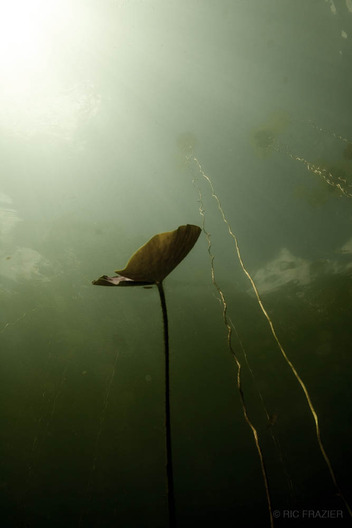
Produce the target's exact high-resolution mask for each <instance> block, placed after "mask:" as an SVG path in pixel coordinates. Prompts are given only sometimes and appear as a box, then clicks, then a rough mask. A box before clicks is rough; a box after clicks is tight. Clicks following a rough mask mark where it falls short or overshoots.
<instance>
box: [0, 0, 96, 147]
mask: <svg viewBox="0 0 352 528" xmlns="http://www.w3.org/2000/svg"><path fill="white" fill-rule="evenodd" d="M73 7H74V6H73V3H72V2H70V1H69V0H30V1H29V0H11V1H9V2H3V3H2V6H1V8H0V78H1V90H0V123H1V125H2V127H3V128H4V129H5V130H8V131H9V132H10V133H11V134H14V135H16V136H17V135H19V136H22V137H30V136H32V135H34V134H37V133H40V134H43V133H44V134H49V135H51V136H54V137H61V138H62V137H63V138H64V139H71V137H72V132H73V131H74V130H75V129H76V128H77V126H78V124H79V122H80V121H81V120H82V118H86V117H87V116H88V117H90V116H91V115H94V114H95V113H96V110H97V108H98V106H99V101H100V98H99V95H98V94H96V93H95V90H94V87H93V86H92V83H91V82H90V80H89V79H86V78H83V79H82V78H79V77H77V74H76V72H75V71H74V69H73V71H71V70H70V68H69V66H67V65H69V64H70V60H73V59H72V57H74V58H75V59H76V60H77V62H79V59H80V57H79V56H78V57H77V54H79V53H80V52H81V53H84V50H81V49H80V41H81V39H83V40H84V38H83V37H84V32H85V31H87V29H88V31H89V27H90V23H91V20H90V17H89V13H88V12H87V11H86V10H85V9H84V5H83V4H81V5H79V3H75V9H73ZM78 8H79V10H78Z"/></svg>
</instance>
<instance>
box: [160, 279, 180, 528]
mask: <svg viewBox="0 0 352 528" xmlns="http://www.w3.org/2000/svg"><path fill="white" fill-rule="evenodd" d="M156 285H157V287H158V290H159V295H160V303H161V309H162V312H163V323H164V350H165V429H166V474H167V502H168V509H169V527H170V528H176V516H175V497H174V477H173V469H172V452H171V420H170V361H169V328H168V320H167V309H166V300H165V293H164V288H163V283H162V281H161V282H157V283H156Z"/></svg>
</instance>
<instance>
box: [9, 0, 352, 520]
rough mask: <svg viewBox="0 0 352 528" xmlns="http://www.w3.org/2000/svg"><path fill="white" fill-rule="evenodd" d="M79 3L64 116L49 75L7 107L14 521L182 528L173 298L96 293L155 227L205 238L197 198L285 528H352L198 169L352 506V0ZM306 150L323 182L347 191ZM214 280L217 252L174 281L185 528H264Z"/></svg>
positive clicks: (66, 38)
mask: <svg viewBox="0 0 352 528" xmlns="http://www.w3.org/2000/svg"><path fill="white" fill-rule="evenodd" d="M72 6H73V11H72V13H73V15H72V20H71V24H72V25H71V26H67V27H66V26H65V25H64V23H63V27H64V29H66V30H67V31H66V33H62V34H61V33H60V32H58V34H56V35H54V36H53V39H54V40H53V41H55V42H56V43H57V48H54V51H53V52H52V57H51V58H52V61H50V62H49V63H48V64H47V65H46V66H45V68H46V69H47V72H48V74H49V75H52V76H53V75H56V76H57V78H58V79H59V83H58V85H57V88H56V91H55V90H53V88H52V87H51V88H50V86H49V87H48V88H47V94H48V99H49V98H50V100H51V101H54V104H53V105H52V106H50V105H51V103H50V105H49V104H48V102H47V100H46V99H45V97H44V95H43V94H44V92H45V86H44V88H43V83H44V84H45V73H46V69H45V68H44V70H43V71H42V72H41V74H40V75H39V74H38V77H34V81H33V79H32V81H33V82H34V83H37V84H35V87H37V91H38V93H39V96H38V97H39V98H38V101H37V104H38V106H39V108H40V109H41V111H40V112H37V113H36V110H35V108H36V107H35V104H33V98H34V99H35V97H36V96H35V95H33V93H34V94H35V90H34V92H33V93H32V92H31V97H32V99H29V100H28V106H27V107H26V111H24V110H23V107H19V108H16V107H15V108H14V110H13V113H11V111H12V110H11V108H12V107H11V95H9V96H8V97H9V100H8V101H7V100H6V97H7V95H6V93H2V94H1V103H2V106H3V108H6V109H7V112H6V111H5V110H3V114H2V120H1V139H0V149H1V188H0V192H1V195H0V198H1V200H0V201H1V204H0V205H1V232H0V235H1V238H0V242H1V248H0V258H1V264H0V299H1V312H0V347H1V349H0V358H1V369H0V377H1V380H0V387H1V399H0V412H1V419H0V420H1V433H0V438H1V453H0V454H1V459H0V464H1V465H0V497H1V513H0V517H1V519H0V520H1V526H4V527H12V526H15V527H17V526H18V527H22V526H23V527H24V526H26V527H41V526H43V527H44V526H51V527H61V526H64V525H65V526H70V527H71V526H104V527H105V526H106V527H109V526H122V527H126V528H134V527H136V528H137V527H138V528H139V527H140V528H147V527H153V528H155V527H160V528H161V527H163V526H167V505H166V481H165V450H164V442H165V440H164V415H163V412H164V406H163V401H164V400H163V398H164V394H163V388H164V385H163V383H164V379H163V340H162V339H163V336H162V317H161V311H160V303H159V299H158V293H157V290H156V289H155V288H154V289H151V290H150V289H143V288H121V289H115V288H96V287H93V286H92V285H91V281H92V280H93V279H96V278H97V277H99V276H100V275H102V274H112V272H113V270H114V269H116V268H121V267H123V266H124V265H125V263H126V262H127V260H128V258H129V257H130V255H131V254H132V253H133V252H134V251H135V250H136V249H137V248H138V247H139V246H140V245H142V244H143V243H144V242H146V241H147V240H148V239H149V238H150V237H151V236H152V235H154V234H155V233H158V232H163V231H168V230H172V229H175V228H176V227H177V226H178V225H181V224H185V223H194V224H197V225H201V223H202V216H201V215H200V214H199V201H198V200H199V196H198V190H197V187H198V188H199V189H200V190H201V193H202V197H203V206H204V211H205V222H206V224H205V225H206V229H207V231H208V232H209V233H210V234H211V243H212V248H211V250H212V254H213V255H214V257H215V258H214V270H215V273H216V280H217V283H218V284H219V286H220V288H221V289H222V291H223V293H224V295H225V297H226V301H227V303H228V316H229V318H230V321H231V322H232V323H233V324H234V326H235V327H236V330H237V332H238V335H239V337H240V340H241V343H242V345H243V348H244V350H245V353H246V355H247V358H248V361H249V364H250V367H251V369H252V371H253V373H254V380H253V378H252V376H251V374H250V371H249V369H248V366H247V364H246V361H245V358H244V354H243V349H242V348H241V346H240V343H239V341H238V340H237V339H236V336H235V335H234V332H233V341H232V342H233V349H234V350H235V352H236V353H237V354H238V357H239V359H240V361H241V363H242V364H243V391H244V395H245V399H246V402H247V406H248V412H249V415H250V417H251V419H252V421H253V423H254V425H255V427H256V428H257V430H258V434H259V440H260V442H261V446H262V449H263V454H264V460H265V464H266V468H267V472H268V478H269V486H270V491H271V498H272V509H273V510H277V511H279V518H278V519H277V520H276V522H275V525H276V526H279V527H280V526H293V525H294V526H304V525H305V524H304V523H305V522H306V523H307V526H308V525H309V526H311V525H312V524H313V525H314V524H317V523H318V522H319V521H317V520H315V521H312V520H311V519H309V520H307V519H304V518H303V513H302V512H303V511H304V510H314V511H316V510H323V509H325V510H329V511H331V510H342V512H343V518H342V519H339V520H338V521H336V523H338V524H339V525H341V526H344V525H348V524H350V518H349V516H348V513H347V511H346V508H345V507H344V504H343V502H342V501H341V500H340V499H339V498H338V497H337V496H336V490H335V489H334V486H333V484H332V481H331V478H330V475H329V472H328V470H327V467H326V464H325V463H324V460H323V457H322V455H321V453H320V450H319V447H318V443H317V439H316V435H315V429H314V421H313V418H312V415H311V413H310V411H309V408H308V405H307V402H306V399H305V397H304V394H303V392H302V389H301V387H300V386H299V384H298V383H297V380H296V379H295V378H294V376H293V375H292V372H291V371H290V369H289V368H288V366H287V364H286V363H285V361H284V360H283V357H282V355H281V353H280V350H279V349H278V346H277V344H276V343H275V341H274V339H273V336H272V334H271V332H270V328H269V325H268V323H267V321H266V319H265V318H264V316H263V314H262V312H261V310H260V308H259V306H258V302H257V300H256V298H255V297H254V295H253V291H252V290H251V285H250V283H249V281H248V279H247V278H246V276H245V275H244V273H243V270H242V269H241V267H240V265H239V262H238V258H237V256H236V253H235V247H234V242H233V240H232V239H231V237H230V236H229V235H228V232H227V228H226V225H225V224H224V222H223V220H222V218H221V215H220V214H219V211H218V209H217V204H216V202H215V200H214V199H213V198H212V197H211V192H210V187H209V185H208V183H207V182H206V181H205V179H204V178H203V177H202V174H201V173H200V172H199V170H198V166H197V164H196V163H195V162H194V161H192V159H189V160H188V161H187V160H186V157H187V155H189V156H190V153H192V156H193V155H195V156H196V157H197V159H198V160H199V162H200V163H201V165H202V168H203V170H204V171H205V173H206V174H207V175H208V176H209V177H210V178H211V180H212V182H213V185H214V187H215V190H216V193H217V195H218V196H219V198H220V200H221V203H222V207H223V210H224V212H225V214H226V217H227V219H228V221H229V222H230V224H231V226H232V229H233V231H234V232H235V233H236V236H237V237H238V241H239V245H240V249H241V254H242V257H243V260H244V262H245V265H246V267H247V268H248V270H249V271H250V273H251V275H252V276H253V277H254V279H255V280H256V283H257V285H258V289H259V292H260V293H261V294H262V299H263V302H264V304H265V307H266V309H267V311H268V313H269V315H270V318H271V320H272V321H273V323H274V325H275V329H276V331H277V334H278V336H279V339H280V341H281V343H282V345H283V347H284V349H285V351H286V352H287V354H288V356H289V357H290V359H291V360H292V362H293V363H294V365H295V367H296V368H297V370H298V371H299V373H300V375H301V377H302V379H303V380H304V382H305V383H306V385H307V387H308V390H309V392H310V395H311V398H312V401H313V403H314V406H315V408H316V411H317V412H318V415H319V419H320V427H321V435H322V440H323V443H324V446H325V448H326V450H327V452H328V455H329V457H330V459H331V463H332V465H333V468H334V470H335V473H336V477H337V479H338V481H339V483H340V486H341V488H342V489H343V491H344V493H345V495H346V498H349V499H350V501H351V484H350V470H351V450H350V443H351V427H352V425H351V424H352V403H351V401H352V400H351V389H350V385H351V344H350V343H351V326H350V309H351V297H352V286H351V251H352V249H351V247H352V244H351V242H350V243H349V240H350V239H351V206H352V203H351V196H350V184H351V183H352V178H351V176H352V172H351V171H352V168H351V164H352V162H351V161H350V160H349V159H348V158H346V156H344V154H343V152H344V149H345V148H346V145H348V140H351V138H352V132H351V120H350V113H351V95H350V94H351V88H352V86H351V84H352V83H351V73H350V64H351V59H352V52H351V44H350V36H351V35H352V13H351V12H350V10H349V8H348V6H349V4H348V2H346V3H344V2H341V3H340V4H338V5H337V3H336V8H337V11H336V13H334V10H333V8H332V3H329V2H323V1H321V2H307V1H297V2H289V1H285V0H280V1H275V0H270V1H268V2H261V1H249V2H242V1H239V0H236V1H235V2H233V1H231V2H230V1H224V0H222V1H221V2H217V3H215V2H211V1H205V2H196V1H192V2H185V1H181V2H159V1H153V2H142V1H135V2H127V1H126V2H125V1H120V2H112V1H99V2H97V1H96V0H91V1H89V2H80V1H75V2H73V3H72ZM76 30H77V32H76ZM341 31H345V32H346V33H347V35H348V38H344V37H342V34H341ZM76 33H78V34H79V36H80V37H79V38H76V40H75V39H74V38H73V36H74V35H76ZM71 37H72V39H71ZM55 39H56V40H55ZM70 39H71V40H70ZM41 90H42V91H41ZM49 96H50V97H49ZM23 97H24V99H25V97H26V94H24V95H23ZM45 105H48V106H45ZM66 107H68V110H67V111H66V110H65V108H66ZM53 108H55V112H53ZM60 108H61V110H62V112H61V113H60ZM16 112H17V113H16ZM67 112H68V114H69V115H67ZM278 123H279V125H278ZM258 130H259V131H260V130H264V131H265V133H266V134H267V136H266V137H267V138H268V139H267V143H265V142H264V143H261V144H260V143H258V135H257V133H258ZM290 154H292V156H296V157H297V156H299V157H301V158H304V159H306V160H308V161H309V162H311V163H313V164H315V165H316V166H318V165H319V166H324V167H325V168H326V167H328V169H326V170H328V171H330V172H331V173H332V178H333V179H332V182H333V184H329V183H327V182H326V180H324V178H323V177H321V176H319V174H314V173H313V172H312V171H311V170H308V168H307V165H305V164H304V163H302V162H300V161H298V160H295V159H293V157H292V156H290ZM192 156H191V157H192ZM339 177H340V178H341V179H340V180H339V179H338V178H339ZM194 178H196V185H194V183H192V180H193V179H194ZM338 182H340V183H341V186H342V190H341V188H340V189H338V188H337V187H336V183H338ZM348 243H349V245H348ZM210 272H211V263H210V259H209V255H208V252H207V241H206V238H205V236H204V234H202V235H201V237H200V239H199V241H198V242H197V244H196V246H195V247H194V249H193V250H192V252H191V253H190V254H189V256H187V258H186V259H185V261H184V262H182V263H181V264H180V266H179V267H178V268H177V269H176V270H174V272H173V273H172V274H171V275H170V276H169V277H168V278H167V279H166V280H165V291H166V297H167V304H168V309H169V322H170V354H171V412H172V441H173V456H174V478H175V501H176V512H177V519H178V522H179V527H180V528H183V527H185V528H186V527H190V526H192V527H193V526H223V527H225V526H234V525H236V526H254V525H260V526H265V525H269V516H268V509H267V505H266V497H265V491H264V485H263V479H262V475H261V470H260V465H259V458H258V454H257V451H256V448H255V445H254V441H253V437H252V434H251V431H250V429H249V427H248V425H247V424H246V422H245V420H244V418H243V411H242V407H241V403H240V398H239V393H238V391H237V388H236V383H235V380H236V367H235V364H234V361H233V357H232V356H231V354H230V352H229V349H228V346H227V329H226V327H225V325H224V321H223V314H222V310H223V307H222V305H221V302H220V300H219V294H218V292H217V290H216V289H215V288H214V286H213V285H212V282H211V273H210ZM259 394H260V395H261V396H262V398H263V399H264V401H265V404H266V407H267V409H268V411H269V414H270V415H271V417H272V422H273V424H272V425H270V423H269V422H268V419H267V417H266V415H265V412H264V411H263V407H262V402H261V399H260V395H259ZM272 433H273V435H274V437H275V440H276V443H274V442H273V438H272V436H271V434H272ZM285 511H298V512H300V513H299V518H298V519H292V518H290V519H289V518H288V517H287V515H288V514H285V513H284V512H285ZM285 515H286V517H285ZM320 522H321V521H320Z"/></svg>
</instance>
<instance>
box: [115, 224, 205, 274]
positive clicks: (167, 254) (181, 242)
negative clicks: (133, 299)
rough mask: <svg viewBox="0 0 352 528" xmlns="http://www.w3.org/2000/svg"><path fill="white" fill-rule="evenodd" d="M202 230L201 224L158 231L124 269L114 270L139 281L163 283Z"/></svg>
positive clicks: (189, 249)
mask: <svg viewBox="0 0 352 528" xmlns="http://www.w3.org/2000/svg"><path fill="white" fill-rule="evenodd" d="M200 232H201V229H200V227H198V226H196V225H191V224H187V225H183V226H180V227H178V228H177V229H175V231H168V232H166V233H159V234H158V235H155V236H153V237H152V238H151V239H150V240H149V241H148V242H147V243H146V244H144V246H142V247H141V248H139V249H138V250H137V251H136V253H134V255H132V257H131V258H130V260H129V261H128V263H127V266H126V267H125V268H124V269H121V270H115V273H118V274H119V275H122V276H123V277H127V278H128V279H132V280H133V281H137V282H141V281H143V282H147V283H154V282H161V281H162V280H164V279H165V277H166V276H167V275H169V273H170V272H171V271H172V270H173V269H174V268H176V266H177V265H178V264H179V263H180V262H181V260H183V259H184V258H185V256H186V255H187V254H188V253H189V252H190V251H191V249H192V247H193V246H194V244H195V243H196V242H197V240H198V237H199V235H200Z"/></svg>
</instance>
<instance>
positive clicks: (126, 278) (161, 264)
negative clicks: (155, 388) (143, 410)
mask: <svg viewBox="0 0 352 528" xmlns="http://www.w3.org/2000/svg"><path fill="white" fill-rule="evenodd" d="M200 232H201V229H200V227H198V226H195V225H191V224H187V225H182V226H180V227H178V228H177V229H176V230H175V231H169V232H166V233H159V234H157V235H155V236H153V237H152V238H151V239H150V240H149V241H148V242H147V243H146V244H144V245H143V246H142V247H141V248H139V249H138V250H137V251H136V253H134V254H133V255H132V257H131V258H130V260H129V261H128V263H127V265H126V267H125V268H124V269H122V270H116V271H115V273H117V274H118V275H115V276H113V277H108V276H107V275H103V276H101V277H99V279H97V280H94V281H93V284H95V285H97V286H146V287H148V286H152V285H154V284H155V285H156V286H157V288H158V291H159V296H160V303H161V308H162V313H163V324H164V349H165V436H166V473H167V496H168V510H169V525H170V528H174V527H175V526H176V516H175V498H174V483H173V468H172V450H171V419H170V361H169V330H168V317H167V307H166V299H165V292H164V288H163V280H164V279H165V277H167V275H169V273H171V271H172V270H173V269H175V268H176V266H178V264H179V263H180V262H181V260H183V259H184V258H185V256H186V255H187V254H188V253H189V252H190V250H191V249H192V247H193V246H194V244H195V243H196V241H197V239H198V237H199V235H200Z"/></svg>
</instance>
